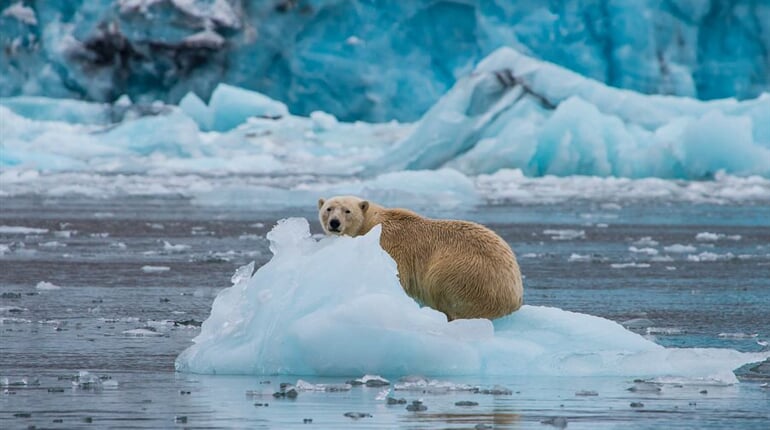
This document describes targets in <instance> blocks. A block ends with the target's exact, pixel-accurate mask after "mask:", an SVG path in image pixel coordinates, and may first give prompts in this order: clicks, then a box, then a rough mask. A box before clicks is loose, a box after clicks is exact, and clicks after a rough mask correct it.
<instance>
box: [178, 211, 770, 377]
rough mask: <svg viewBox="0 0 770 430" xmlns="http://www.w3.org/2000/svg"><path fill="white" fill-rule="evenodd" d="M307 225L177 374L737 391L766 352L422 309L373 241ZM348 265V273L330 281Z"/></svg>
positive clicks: (228, 306)
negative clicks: (559, 378)
mask: <svg viewBox="0 0 770 430" xmlns="http://www.w3.org/2000/svg"><path fill="white" fill-rule="evenodd" d="M308 228H309V226H308V223H307V221H306V220H305V219H302V218H293V219H287V220H282V221H279V222H278V225H277V226H276V227H274V228H273V230H272V231H271V232H270V233H269V234H268V236H267V237H268V239H269V240H270V250H271V251H272V252H273V258H272V259H271V260H270V261H269V262H268V263H267V264H265V265H264V266H262V267H260V268H259V269H258V270H257V271H256V273H254V274H253V276H252V271H253V270H254V265H253V264H250V265H247V266H244V267H242V268H241V269H239V270H238V271H237V272H236V274H235V275H234V276H233V286H232V287H230V288H226V289H224V290H222V291H221V292H220V293H219V294H218V295H217V297H216V299H215V300H214V303H213V305H212V310H211V315H210V316H209V317H208V319H206V321H205V322H204V323H203V325H202V329H201V333H200V334H199V335H198V336H197V337H196V338H195V339H194V345H192V346H191V347H189V348H188V349H187V350H185V351H184V352H182V353H181V354H180V355H179V357H178V358H177V360H176V369H177V370H178V371H182V372H193V373H209V374H252V375H262V374H293V375H316V376H342V375H344V376H351V375H362V374H367V373H373V374H380V375H388V376H400V375H407V374H423V375H529V376H532V375H536V376H543V375H569V376H629V377H663V376H675V377H684V378H689V379H692V380H695V381H701V382H702V381H705V380H712V381H719V382H722V383H732V382H736V381H737V379H736V378H735V376H734V374H733V373H732V370H733V369H735V368H737V367H739V366H741V365H742V364H745V363H749V362H755V361H760V360H762V359H764V358H765V357H767V356H769V355H770V353H768V352H760V353H741V352H738V351H734V350H729V349H703V348H692V349H690V348H687V349H679V348H664V347H662V346H660V345H657V344H655V343H653V342H651V341H649V340H646V339H645V338H643V337H642V336H640V335H637V334H635V333H632V332H630V331H627V330H626V329H624V328H623V327H622V326H620V325H619V324H617V323H615V322H612V321H609V320H606V319H603V318H599V317H594V316H591V315H585V314H579V313H574V312H568V311H563V310H561V309H557V308H548V307H540V306H524V307H523V308H522V309H520V310H519V311H517V312H515V313H514V314H512V315H510V316H507V317H504V318H500V319H497V320H495V321H489V320H485V319H472V320H455V321H452V322H447V320H446V317H445V316H444V315H443V314H442V313H440V312H438V311H434V310H432V309H430V308H420V307H419V306H418V305H417V303H415V302H414V301H413V300H412V299H411V298H409V297H408V296H407V295H406V294H405V293H404V292H403V289H402V288H401V286H400V284H399V281H398V277H397V270H396V264H395V262H394V261H393V260H392V259H391V258H390V256H389V255H388V254H387V253H386V252H385V251H383V250H382V248H381V247H380V245H379V234H380V230H379V228H378V227H375V229H373V230H372V231H371V232H370V233H369V234H367V235H365V236H362V237H357V238H351V237H326V238H323V239H321V240H320V241H318V240H316V239H314V238H312V237H311V235H310V232H309V230H308ZM330 261H344V262H345V269H344V270H336V269H335V270H330V268H329V262H330Z"/></svg>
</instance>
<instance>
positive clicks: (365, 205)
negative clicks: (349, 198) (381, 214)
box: [358, 200, 369, 213]
mask: <svg viewBox="0 0 770 430" xmlns="http://www.w3.org/2000/svg"><path fill="white" fill-rule="evenodd" d="M358 207H359V208H361V211H362V212H363V213H366V210H367V209H369V202H367V201H366V200H364V201H362V202H361V203H359V204H358Z"/></svg>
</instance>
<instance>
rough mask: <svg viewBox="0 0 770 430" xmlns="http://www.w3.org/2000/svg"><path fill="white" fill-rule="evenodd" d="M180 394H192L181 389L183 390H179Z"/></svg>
mask: <svg viewBox="0 0 770 430" xmlns="http://www.w3.org/2000/svg"><path fill="white" fill-rule="evenodd" d="M179 394H181V395H183V396H184V395H190V392H189V391H185V390H181V391H180V392H179Z"/></svg>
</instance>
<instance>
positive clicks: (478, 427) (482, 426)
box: [473, 423, 492, 430]
mask: <svg viewBox="0 0 770 430" xmlns="http://www.w3.org/2000/svg"><path fill="white" fill-rule="evenodd" d="M473 428H474V429H476V430H487V429H491V428H492V426H491V425H489V424H483V423H482V424H476V425H475V426H474V427H473Z"/></svg>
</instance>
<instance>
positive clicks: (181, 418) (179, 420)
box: [174, 415, 187, 424]
mask: <svg viewBox="0 0 770 430" xmlns="http://www.w3.org/2000/svg"><path fill="white" fill-rule="evenodd" d="M174 422H175V423H181V424H184V423H186V422H187V416H186V415H181V416H176V417H174Z"/></svg>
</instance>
